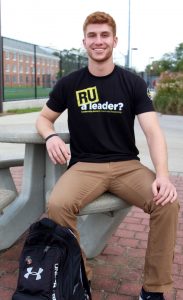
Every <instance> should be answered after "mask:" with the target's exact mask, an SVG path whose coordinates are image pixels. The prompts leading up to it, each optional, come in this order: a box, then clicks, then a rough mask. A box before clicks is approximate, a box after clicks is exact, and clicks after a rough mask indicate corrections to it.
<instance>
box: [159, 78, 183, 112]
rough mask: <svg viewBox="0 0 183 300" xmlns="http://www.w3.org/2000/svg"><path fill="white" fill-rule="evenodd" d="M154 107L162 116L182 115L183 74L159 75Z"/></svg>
mask: <svg viewBox="0 0 183 300" xmlns="http://www.w3.org/2000/svg"><path fill="white" fill-rule="evenodd" d="M154 106H155V109H156V110H157V111H158V112H161V113H163V114H176V115H183V73H181V72H177V73H175V72H164V73H162V74H161V76H160V78H159V80H158V82H157V85H156V95H155V97H154Z"/></svg>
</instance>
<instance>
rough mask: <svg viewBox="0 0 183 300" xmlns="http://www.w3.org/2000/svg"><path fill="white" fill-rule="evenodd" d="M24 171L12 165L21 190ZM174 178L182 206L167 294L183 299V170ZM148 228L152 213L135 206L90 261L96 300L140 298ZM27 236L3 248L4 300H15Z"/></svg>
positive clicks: (0, 292) (0, 294)
mask: <svg viewBox="0 0 183 300" xmlns="http://www.w3.org/2000/svg"><path fill="white" fill-rule="evenodd" d="M22 172H23V167H16V168H12V175H13V178H14V180H15V184H16V186H17V189H18V191H20V190H21V180H22ZM171 178H172V181H173V182H174V184H175V185H176V187H177V191H178V196H179V201H180V204H181V209H180V213H179V223H178V230H177V240H176V248H175V257H174V264H173V277H174V288H173V291H172V292H170V293H167V294H165V297H166V300H183V208H182V204H183V174H178V173H174V174H171ZM38 200H39V199H38ZM148 231H149V216H148V215H147V214H145V213H144V212H143V211H142V210H141V209H138V208H135V207H133V208H132V209H131V211H130V212H129V213H128V215H127V216H126V218H125V219H124V220H123V222H122V223H121V224H120V226H119V227H118V229H117V230H116V232H115V233H114V234H113V235H112V237H111V239H110V240H109V241H108V244H107V245H106V247H105V249H104V250H103V252H102V253H101V254H100V255H99V256H97V257H96V258H95V259H92V260H90V261H89V262H90V264H91V266H92V268H93V274H94V277H93V281H92V290H93V293H92V294H93V300H135V299H136V300H137V299H138V295H139V291H140V289H141V285H142V279H143V266H144V257H145V250H146V245H147V237H148ZM25 236H26V233H24V234H23V236H21V237H20V238H19V240H18V241H17V242H16V243H15V244H14V245H13V246H12V247H10V248H9V249H7V250H3V251H0V300H11V296H12V293H13V292H14V290H15V288H16V284H17V277H18V259H19V256H20V252H21V249H22V246H23V243H24V240H25ZM5 238H6V237H5ZM78 300H79V299H78Z"/></svg>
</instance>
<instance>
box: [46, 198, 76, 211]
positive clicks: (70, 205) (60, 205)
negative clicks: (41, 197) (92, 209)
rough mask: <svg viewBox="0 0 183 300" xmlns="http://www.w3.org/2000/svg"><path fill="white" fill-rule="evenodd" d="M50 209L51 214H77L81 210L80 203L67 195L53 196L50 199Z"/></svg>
mask: <svg viewBox="0 0 183 300" xmlns="http://www.w3.org/2000/svg"><path fill="white" fill-rule="evenodd" d="M48 211H49V213H50V214H58V213H59V214H62V213H63V214H65V213H74V214H77V213H78V211H79V208H78V205H77V203H76V202H75V201H72V200H71V199H67V198H66V197H62V196H60V197H59V198H58V197H53V196H51V197H50V198H49V200H48Z"/></svg>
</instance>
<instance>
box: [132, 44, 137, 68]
mask: <svg viewBox="0 0 183 300" xmlns="http://www.w3.org/2000/svg"><path fill="white" fill-rule="evenodd" d="M136 50H138V48H135V47H134V48H131V63H130V65H131V68H133V65H132V53H133V51H136Z"/></svg>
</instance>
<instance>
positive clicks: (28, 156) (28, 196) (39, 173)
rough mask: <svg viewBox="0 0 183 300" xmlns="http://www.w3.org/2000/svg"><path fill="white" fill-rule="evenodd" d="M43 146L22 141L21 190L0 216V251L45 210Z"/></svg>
mask: <svg viewBox="0 0 183 300" xmlns="http://www.w3.org/2000/svg"><path fill="white" fill-rule="evenodd" d="M45 152H46V150H45V145H39V144H26V148H25V159H24V171H23V182H22V189H21V193H20V194H19V195H18V196H17V197H16V199H15V200H14V201H13V202H12V203H11V204H10V205H8V206H7V207H6V208H5V209H4V214H3V215H1V216H0V250H1V249H5V248H8V247H10V246H11V245H12V244H13V243H14V242H15V241H16V240H17V239H18V238H19V236H20V235H21V234H22V233H23V232H24V231H25V230H27V228H28V227H29V226H30V224H32V223H33V222H34V221H35V220H36V219H37V218H39V217H40V216H41V214H42V213H43V212H44V210H45V201H44V200H45V197H44V177H45Z"/></svg>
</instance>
